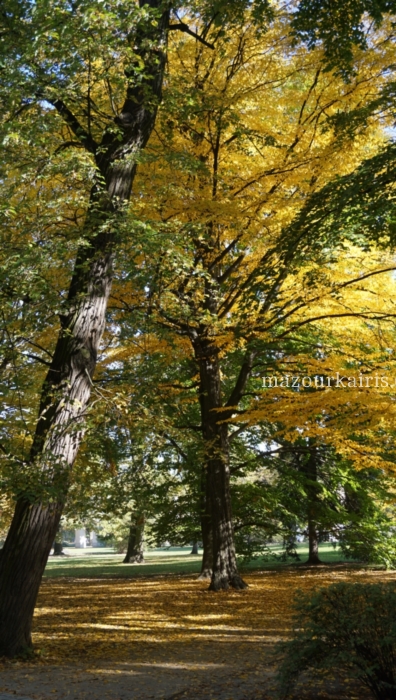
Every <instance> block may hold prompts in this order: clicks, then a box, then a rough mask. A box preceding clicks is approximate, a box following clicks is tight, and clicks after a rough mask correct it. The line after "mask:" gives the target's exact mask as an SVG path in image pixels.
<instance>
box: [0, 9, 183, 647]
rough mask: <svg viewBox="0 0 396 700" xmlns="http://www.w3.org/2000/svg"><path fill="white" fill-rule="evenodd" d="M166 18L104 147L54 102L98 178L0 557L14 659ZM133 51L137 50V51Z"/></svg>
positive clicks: (70, 441)
mask: <svg viewBox="0 0 396 700" xmlns="http://www.w3.org/2000/svg"><path fill="white" fill-rule="evenodd" d="M140 4H141V6H143V5H149V6H151V7H153V8H158V7H161V2H160V1H159V0H140ZM168 19H169V11H168V10H166V11H165V12H164V14H163V15H162V18H160V20H159V21H158V23H154V22H153V23H151V22H150V23H149V24H148V27H149V28H148V29H147V30H146V32H143V30H140V32H141V34H139V35H137V36H136V42H140V46H141V47H142V48H141V50H140V57H141V59H142V60H143V62H144V64H145V74H146V78H145V79H144V80H143V81H142V82H140V83H139V82H138V81H137V83H136V85H133V84H132V82H131V83H130V84H129V85H128V88H127V91H126V98H125V102H124V105H123V107H122V110H121V112H120V114H119V116H118V117H117V118H116V119H115V124H109V128H107V129H106V130H105V132H104V134H103V138H102V141H101V143H100V144H97V143H95V142H94V141H93V139H92V138H91V136H90V135H89V134H87V133H86V132H85V131H84V129H83V128H82V127H81V125H80V124H79V123H78V120H77V119H76V118H75V116H74V115H73V114H72V112H71V111H70V109H69V108H68V107H67V106H66V105H65V104H64V102H63V101H62V100H60V99H55V100H54V99H52V97H51V98H50V97H49V98H48V101H52V104H53V106H54V107H55V109H56V110H57V111H58V113H59V115H60V116H61V117H62V118H63V119H64V120H65V122H66V123H67V125H68V127H69V128H70V129H71V130H72V131H74V132H75V137H76V138H79V139H80V140H81V143H82V145H84V146H85V147H86V148H87V149H88V150H89V151H90V152H91V153H92V154H93V155H94V157H95V160H96V165H97V169H98V174H99V177H98V179H97V183H96V184H95V185H94V187H93V189H92V192H91V198H90V205H89V211H88V215H87V220H86V223H85V230H84V238H85V244H84V245H83V246H82V247H81V249H80V250H79V252H78V254H77V259H76V264H75V268H74V272H73V275H72V280H71V284H70V288H69V295H68V301H67V305H66V308H65V309H64V313H63V315H62V316H61V329H60V332H59V336H58V340H57V343H56V347H55V352H54V355H53V359H52V362H51V366H50V369H49V371H48V374H47V377H46V379H45V381H44V384H43V389H42V395H41V402H40V407H39V418H38V421H37V425H36V431H35V435H34V439H33V444H32V448H31V453H30V459H29V462H30V464H31V465H32V466H34V468H35V469H36V470H37V475H38V478H37V483H38V484H39V486H37V493H36V494H35V495H34V496H33V495H32V494H29V496H25V497H24V496H22V497H20V498H19V500H18V502H17V505H16V509H15V514H14V518H13V521H12V524H11V527H10V530H9V533H8V536H7V539H6V542H5V544H4V547H3V550H2V555H1V558H0V656H8V657H12V656H15V655H17V654H20V653H26V651H28V650H30V649H31V648H32V639H31V627H32V618H33V613H34V607H35V604H36V599H37V594H38V590H39V587H40V582H41V578H42V574H43V572H44V568H45V565H46V562H47V558H48V555H49V552H50V550H51V546H52V544H53V541H54V538H55V534H56V531H57V528H58V524H59V519H60V516H61V513H62V508H63V504H64V501H65V497H66V493H67V490H68V482H69V475H70V469H71V467H72V466H73V463H74V461H75V458H76V455H77V452H78V449H79V446H80V442H81V439H82V435H83V430H84V423H83V421H84V415H85V412H86V409H87V405H88V402H89V398H90V393H91V386H92V375H93V372H94V370H95V366H96V360H97V354H98V349H99V344H100V340H101V337H102V334H103V330H104V326H105V315H106V308H107V302H108V297H109V293H110V288H111V281H112V266H113V257H114V252H115V250H116V239H115V234H114V230H115V228H116V226H115V225H116V220H117V218H118V217H119V216H120V215H122V212H123V208H124V204H125V202H126V201H127V200H128V199H129V197H130V194H131V188H132V183H133V180H134V176H135V172H136V165H135V164H134V160H133V154H134V153H138V152H139V150H140V149H142V148H144V147H145V145H146V143H147V141H148V139H149V136H150V134H151V132H152V130H153V127H154V122H155V117H156V105H158V103H159V101H160V99H161V87H162V80H163V73H164V66H165V53H164V50H163V49H164V46H165V41H166V33H167V27H168ZM134 52H135V54H136V53H139V48H137V49H136V48H134ZM134 60H135V59H134ZM132 74H133V66H132V67H131V75H132ZM139 75H140V74H139ZM140 80H141V78H140ZM44 97H45V95H44ZM54 494H55V497H54Z"/></svg>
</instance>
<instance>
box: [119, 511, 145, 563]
mask: <svg viewBox="0 0 396 700" xmlns="http://www.w3.org/2000/svg"><path fill="white" fill-rule="evenodd" d="M144 524H145V517H144V513H139V514H138V515H136V514H133V513H132V516H131V526H130V528H129V538H128V548H127V552H126V555H125V559H124V560H123V564H141V563H142V562H143V561H144V555H143V539H144Z"/></svg>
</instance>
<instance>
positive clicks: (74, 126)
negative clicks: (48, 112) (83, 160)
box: [44, 98, 98, 154]
mask: <svg viewBox="0 0 396 700" xmlns="http://www.w3.org/2000/svg"><path fill="white" fill-rule="evenodd" d="M44 99H46V101H47V102H49V103H50V104H51V105H52V106H53V107H55V109H56V111H57V112H58V114H60V116H61V117H62V118H63V119H64V121H65V122H66V124H67V125H68V126H69V127H70V129H71V130H72V132H73V134H75V136H77V138H78V139H79V140H80V143H82V145H83V146H84V147H85V148H86V149H87V151H89V152H90V153H93V154H95V153H96V149H97V147H98V144H97V143H96V141H95V140H94V139H93V138H92V136H91V135H90V134H89V133H88V131H86V130H85V129H84V127H83V126H81V124H80V122H79V121H78V119H77V117H76V116H75V115H74V114H73V112H72V111H71V110H70V109H69V108H68V107H67V106H66V105H65V103H64V102H63V100H49V99H48V98H44Z"/></svg>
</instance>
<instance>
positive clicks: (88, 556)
mask: <svg viewBox="0 0 396 700" xmlns="http://www.w3.org/2000/svg"><path fill="white" fill-rule="evenodd" d="M271 549H272V550H273V552H274V554H280V553H281V548H280V546H279V545H274V546H273V547H271ZM319 552H320V557H321V559H322V561H323V562H324V563H326V564H334V563H336V562H340V561H341V562H342V561H345V558H344V557H343V555H342V553H341V552H340V550H339V549H338V548H337V549H334V547H333V546H332V545H331V544H322V545H321V546H320V548H319ZM65 553H66V556H61V557H53V556H51V557H50V558H49V560H48V564H47V567H46V570H45V574H44V576H45V577H47V578H57V577H59V576H71V577H81V578H101V577H102V578H106V577H109V576H116V577H123V576H125V577H135V576H153V575H161V574H162V575H166V574H198V573H199V571H200V569H201V552H200V554H198V555H194V554H191V547H170V548H169V549H150V550H148V551H147V552H145V555H144V557H145V561H144V563H143V564H123V563H122V560H123V558H124V555H123V554H116V553H115V552H114V550H112V549H110V548H104V547H103V548H92V549H91V548H88V549H82V550H79V549H73V548H66V549H65ZM298 553H299V555H300V557H301V561H300V562H294V560H293V559H288V560H287V561H285V562H282V561H279V559H277V558H276V557H275V556H274V557H273V559H269V560H268V559H266V558H264V557H259V558H258V559H253V560H251V561H250V562H247V563H244V562H241V570H242V571H257V570H262V569H273V568H278V567H282V566H290V565H291V564H294V563H295V566H301V565H304V564H305V563H306V561H307V558H308V546H307V545H305V544H301V545H299V546H298Z"/></svg>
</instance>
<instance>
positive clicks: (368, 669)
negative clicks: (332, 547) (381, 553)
mask: <svg viewBox="0 0 396 700" xmlns="http://www.w3.org/2000/svg"><path fill="white" fill-rule="evenodd" d="M280 646H281V649H282V651H283V652H284V658H283V661H282V663H281V667H280V670H279V675H278V678H279V681H280V686H281V692H282V695H283V697H286V696H287V694H288V693H289V692H290V691H291V689H292V688H293V685H294V684H295V683H296V681H297V679H298V677H299V675H300V674H301V673H302V672H303V671H307V670H316V671H320V672H322V673H326V672H327V673H329V672H330V671H333V670H334V668H339V669H340V670H342V671H345V672H346V673H347V675H348V676H349V677H351V678H355V679H356V680H358V681H359V682H361V683H363V684H364V685H366V686H367V687H368V688H369V689H370V691H371V693H372V695H373V697H374V698H376V700H396V585H395V584H393V583H391V584H362V583H336V584H333V585H331V586H328V587H327V588H321V589H320V590H319V591H317V592H316V593H315V594H314V595H313V596H312V595H307V594H303V593H301V592H299V593H298V594H297V599H296V603H295V616H294V635H293V638H292V639H291V640H290V641H288V642H284V643H282V645H280Z"/></svg>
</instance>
